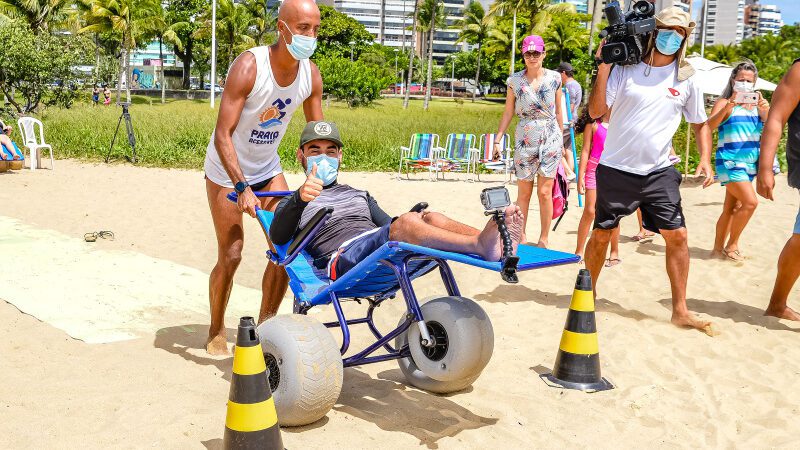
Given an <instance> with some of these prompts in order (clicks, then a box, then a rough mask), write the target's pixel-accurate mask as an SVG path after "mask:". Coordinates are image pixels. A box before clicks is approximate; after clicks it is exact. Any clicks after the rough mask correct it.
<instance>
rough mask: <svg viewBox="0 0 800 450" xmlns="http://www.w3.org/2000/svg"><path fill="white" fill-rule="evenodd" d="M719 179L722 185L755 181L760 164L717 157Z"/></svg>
mask: <svg viewBox="0 0 800 450" xmlns="http://www.w3.org/2000/svg"><path fill="white" fill-rule="evenodd" d="M715 166H716V169H717V179H719V182H720V184H721V185H723V186H725V185H726V184H728V183H736V182H739V181H747V182H750V181H753V179H754V178H755V177H756V173H757V169H758V166H756V164H754V163H747V162H741V161H729V160H721V159H717V161H716V164H715Z"/></svg>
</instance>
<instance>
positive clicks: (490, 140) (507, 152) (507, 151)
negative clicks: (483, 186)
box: [476, 133, 514, 183]
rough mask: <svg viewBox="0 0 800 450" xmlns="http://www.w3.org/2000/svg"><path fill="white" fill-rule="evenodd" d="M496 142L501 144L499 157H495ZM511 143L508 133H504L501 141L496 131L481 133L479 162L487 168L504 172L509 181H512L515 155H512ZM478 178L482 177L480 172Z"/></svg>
mask: <svg viewBox="0 0 800 450" xmlns="http://www.w3.org/2000/svg"><path fill="white" fill-rule="evenodd" d="M496 142H497V143H499V144H500V158H499V159H495V157H494V156H495V155H494V145H495V143H496ZM510 143H511V138H510V137H509V136H508V134H504V135H503V136H502V137H501V138H500V140H499V141H498V139H497V135H496V134H494V133H487V134H483V135H481V141H480V147H479V148H480V150H479V151H480V160H479V161H478V164H479V165H480V166H481V167H483V168H485V169H487V170H491V171H493V172H504V173H505V174H506V176H507V177H508V181H507V182H508V183H510V182H511V168H512V167H514V157H513V156H512V150H511V145H510ZM476 172H477V171H476ZM478 179H480V174H478Z"/></svg>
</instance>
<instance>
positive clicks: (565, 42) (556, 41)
mask: <svg viewBox="0 0 800 450" xmlns="http://www.w3.org/2000/svg"><path fill="white" fill-rule="evenodd" d="M553 19H554V20H553V21H552V22H550V27H548V28H547V31H546V32H545V40H546V41H547V43H548V44H551V45H552V46H553V47H554V48H556V49H558V60H559V61H564V60H565V58H564V57H565V51H567V50H569V49H571V48H573V49H574V48H583V46H584V45H585V44H586V38H587V36H586V33H587V31H586V28H583V27H576V26H575V23H573V22H572V21H571V20H568V19H569V18H568V17H562V16H560V15H559V14H554V15H553ZM565 19H566V20H565Z"/></svg>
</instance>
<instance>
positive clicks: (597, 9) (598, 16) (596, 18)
mask: <svg viewBox="0 0 800 450" xmlns="http://www.w3.org/2000/svg"><path fill="white" fill-rule="evenodd" d="M589 1H590V2H592V1H593V2H594V7H593V8H592V21H591V25H590V26H589V56H591V57H592V58H594V34H595V33H596V32H597V27H598V25H599V24H600V20H602V19H603V3H602V2H601V1H600V0H589ZM591 76H592V74H591V71H589V72H586V85H587V86H588V85H589V81H590V79H591Z"/></svg>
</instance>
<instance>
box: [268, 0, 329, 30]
mask: <svg viewBox="0 0 800 450" xmlns="http://www.w3.org/2000/svg"><path fill="white" fill-rule="evenodd" d="M278 20H279V22H278V27H279V28H278V29H280V27H281V25H283V26H284V27H286V26H288V27H289V30H288V31H290V32H292V33H294V34H302V35H305V36H311V37H316V36H317V30H318V29H319V21H320V16H319V8H318V7H317V3H316V2H315V1H314V0H286V1H284V2H283V4H282V5H281V8H280V10H278ZM280 21H283V23H280ZM286 37H287V38H290V36H286Z"/></svg>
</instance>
